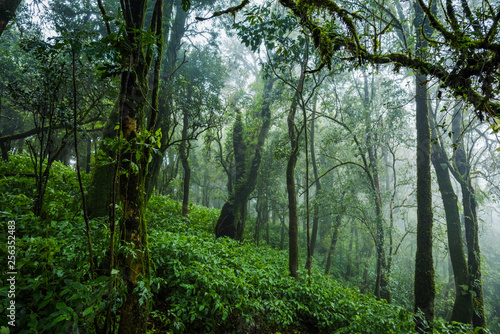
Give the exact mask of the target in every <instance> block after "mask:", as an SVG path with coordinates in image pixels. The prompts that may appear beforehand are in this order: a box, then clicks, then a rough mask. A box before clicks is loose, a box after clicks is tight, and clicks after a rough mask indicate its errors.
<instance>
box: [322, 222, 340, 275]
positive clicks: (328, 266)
mask: <svg viewBox="0 0 500 334" xmlns="http://www.w3.org/2000/svg"><path fill="white" fill-rule="evenodd" d="M341 221H342V217H341V216H339V215H338V216H336V217H335V224H334V225H333V235H332V243H331V244H330V249H329V250H328V255H327V258H326V267H325V275H330V270H331V268H332V263H333V253H334V251H335V245H336V244H337V239H338V235H339V228H340V222H341Z"/></svg>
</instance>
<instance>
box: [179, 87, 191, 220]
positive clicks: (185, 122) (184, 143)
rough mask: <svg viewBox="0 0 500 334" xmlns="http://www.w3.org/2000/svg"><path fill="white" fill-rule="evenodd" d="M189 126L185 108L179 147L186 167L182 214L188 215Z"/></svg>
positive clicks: (189, 178) (183, 165)
mask: <svg viewBox="0 0 500 334" xmlns="http://www.w3.org/2000/svg"><path fill="white" fill-rule="evenodd" d="M188 91H189V93H188V97H187V98H188V101H189V100H190V99H191V93H190V92H191V89H189V88H188ZM188 127H189V111H188V110H184V115H183V118H182V142H181V145H180V147H179V158H180V159H181V163H182V168H183V169H184V180H183V185H182V186H183V192H182V216H183V217H187V215H188V209H189V183H190V181H191V167H189V160H188V158H189V147H190V146H191V145H190V143H189V142H188V136H187V132H188Z"/></svg>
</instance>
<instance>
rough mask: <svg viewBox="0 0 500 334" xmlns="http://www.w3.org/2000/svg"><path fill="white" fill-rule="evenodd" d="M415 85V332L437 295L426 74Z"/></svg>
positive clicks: (419, 19) (418, 14) (419, 39)
mask: <svg viewBox="0 0 500 334" xmlns="http://www.w3.org/2000/svg"><path fill="white" fill-rule="evenodd" d="M414 9H415V20H414V26H415V31H416V35H417V36H416V46H415V51H416V53H417V55H418V56H419V57H421V58H425V48H426V46H427V45H426V42H425V39H424V38H423V36H422V35H421V28H422V25H423V24H424V13H423V11H422V8H421V7H420V5H419V4H418V3H416V2H415V3H414ZM425 28H427V29H425ZM424 29H425V30H426V33H429V31H428V30H429V28H428V27H427V26H424ZM430 32H432V30H431V31H430ZM429 35H430V34H429ZM415 85H416V97H415V102H416V123H417V250H416V259H415V278H414V279H415V283H414V294H415V308H414V311H415V312H422V313H423V317H424V318H422V317H421V316H419V315H417V316H416V317H415V319H416V329H417V331H418V332H427V331H430V330H431V329H430V328H429V326H428V324H430V323H431V322H432V321H434V311H435V310H434V300H435V296H436V288H435V283H434V276H435V272H434V262H433V257H432V227H433V214H432V189H431V184H432V179H431V165H430V164H431V162H430V153H431V151H430V150H431V146H430V143H431V130H430V125H429V109H428V106H427V100H428V91H427V90H428V87H427V76H426V75H423V74H421V73H417V74H416V75H415Z"/></svg>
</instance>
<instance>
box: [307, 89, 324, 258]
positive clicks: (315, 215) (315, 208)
mask: <svg viewBox="0 0 500 334" xmlns="http://www.w3.org/2000/svg"><path fill="white" fill-rule="evenodd" d="M316 102H317V100H316V99H315V100H314V105H313V113H312V119H311V133H310V136H311V139H310V145H311V148H310V151H311V164H312V167H313V174H314V180H315V185H316V192H315V194H314V204H313V221H312V232H311V258H312V257H313V256H314V249H315V247H316V239H317V238H318V227H319V196H320V193H321V182H320V180H319V179H318V177H319V173H318V164H317V163H316V153H315V151H314V132H315V119H316V104H317V103H316ZM306 267H307V264H306Z"/></svg>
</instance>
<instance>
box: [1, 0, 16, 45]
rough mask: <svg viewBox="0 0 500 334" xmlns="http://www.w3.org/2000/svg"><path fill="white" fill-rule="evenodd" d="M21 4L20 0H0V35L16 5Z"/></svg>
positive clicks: (12, 14) (14, 11) (13, 14)
mask: <svg viewBox="0 0 500 334" xmlns="http://www.w3.org/2000/svg"><path fill="white" fill-rule="evenodd" d="M20 4H21V0H12V1H10V0H2V1H0V36H2V34H3V32H4V30H5V28H6V27H7V25H8V24H9V21H10V20H12V18H14V16H15V13H16V10H17V7H19V5H20Z"/></svg>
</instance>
